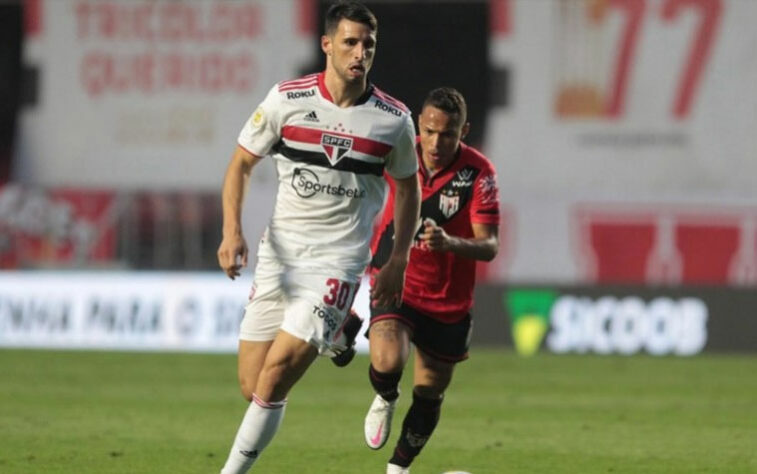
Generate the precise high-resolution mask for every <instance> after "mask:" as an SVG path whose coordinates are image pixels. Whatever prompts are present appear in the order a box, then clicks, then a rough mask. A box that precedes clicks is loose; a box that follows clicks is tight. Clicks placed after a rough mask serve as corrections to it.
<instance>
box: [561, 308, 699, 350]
mask: <svg viewBox="0 0 757 474" xmlns="http://www.w3.org/2000/svg"><path fill="white" fill-rule="evenodd" d="M707 317H708V311H707V306H706V305H705V303H704V302H703V301H702V300H700V299H699V298H681V299H680V300H677V301H676V300H673V299H671V298H667V297H660V298H655V299H654V300H652V301H650V302H649V303H645V302H644V301H643V300H642V299H641V298H638V297H627V298H623V299H618V298H615V297H612V296H606V297H602V298H599V299H598V300H596V301H593V300H592V299H590V298H585V297H584V298H580V297H576V296H563V297H561V298H560V299H558V300H557V302H556V303H555V304H554V306H553V307H552V311H551V315H550V321H551V326H552V328H551V331H550V334H549V335H548V336H547V346H548V347H549V348H550V350H552V351H554V352H558V353H563V352H571V351H574V352H579V353H585V352H595V353H598V354H609V353H620V354H635V353H638V352H641V351H642V350H646V352H648V353H650V354H653V355H665V354H670V353H674V354H677V355H693V354H697V353H699V352H701V351H702V349H703V348H704V346H705V344H706V343H707Z"/></svg>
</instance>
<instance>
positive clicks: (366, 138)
mask: <svg viewBox="0 0 757 474" xmlns="http://www.w3.org/2000/svg"><path fill="white" fill-rule="evenodd" d="M323 81H324V74H323V73H320V74H312V75H309V76H305V77H303V78H300V79H295V80H291V81H284V82H280V83H278V84H277V85H276V86H274V87H273V88H272V89H271V91H270V92H269V93H268V96H267V97H266V98H265V100H263V102H262V103H261V104H260V106H259V107H258V108H257V109H256V110H255V112H254V113H253V114H252V116H251V117H250V119H249V120H248V121H247V123H246V124H245V126H244V128H243V129H242V131H241V133H240V134H239V138H238V143H239V145H240V146H241V147H243V148H244V149H246V150H247V151H249V152H250V153H253V154H254V155H257V156H261V157H262V156H266V155H269V154H270V155H272V156H273V159H274V160H275V164H276V171H277V173H278V180H279V186H278V195H277V197H276V205H275V207H274V211H273V216H272V218H271V221H270V223H269V224H268V227H267V229H266V231H265V233H264V235H263V238H262V240H261V243H260V247H259V249H258V256H259V257H261V258H266V257H269V258H275V259H277V260H278V261H279V262H281V263H283V264H285V265H288V266H293V267H296V268H313V269H319V270H323V269H324V268H328V269H330V270H332V271H336V272H343V275H344V278H345V279H354V278H355V276H356V275H360V274H361V273H362V272H363V271H364V269H365V267H366V265H367V264H368V262H369V260H370V248H369V241H370V238H371V232H372V224H373V219H374V217H375V216H376V214H377V213H378V212H379V211H380V210H381V207H382V205H383V202H384V195H385V193H386V186H385V180H384V172H385V171H386V173H387V174H388V175H390V176H392V177H394V178H406V177H408V176H412V175H413V174H415V173H416V172H417V169H418V163H417V160H416V158H415V129H414V127H413V122H412V118H411V116H410V112H409V111H408V109H407V107H405V105H404V104H402V103H401V102H399V101H397V100H396V99H394V98H392V97H390V96H388V95H387V94H385V93H384V92H382V91H380V90H379V89H377V88H376V87H375V86H373V85H370V86H369V87H368V90H367V91H366V93H365V94H364V95H363V96H362V97H361V98H360V99H359V100H358V101H357V103H356V104H355V105H353V106H351V107H346V108H341V107H338V106H337V105H335V104H334V103H333V101H332V99H331V95H330V94H329V92H328V90H327V89H326V87H325V84H324V82H323Z"/></svg>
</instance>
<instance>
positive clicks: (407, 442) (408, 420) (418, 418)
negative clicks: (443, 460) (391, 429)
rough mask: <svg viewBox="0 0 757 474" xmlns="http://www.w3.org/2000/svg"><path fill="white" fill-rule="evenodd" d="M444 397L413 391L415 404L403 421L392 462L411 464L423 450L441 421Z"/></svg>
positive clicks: (400, 464)
mask: <svg viewBox="0 0 757 474" xmlns="http://www.w3.org/2000/svg"><path fill="white" fill-rule="evenodd" d="M441 405H442V399H441V398H439V399H429V398H423V397H420V396H418V395H417V394H415V393H413V404H412V405H411V406H410V410H408V412H407V415H406V416H405V420H404V421H403V422H402V434H401V435H400V438H399V440H398V441H397V446H396V447H395V448H394V454H393V455H392V458H391V459H390V460H389V462H390V463H391V464H396V465H398V466H405V467H407V466H409V465H410V463H412V462H413V459H415V457H416V456H417V455H418V454H419V453H420V452H421V449H423V446H425V444H426V442H427V441H428V439H429V437H431V433H433V432H434V428H436V424H437V423H438V422H439V414H440V412H441Z"/></svg>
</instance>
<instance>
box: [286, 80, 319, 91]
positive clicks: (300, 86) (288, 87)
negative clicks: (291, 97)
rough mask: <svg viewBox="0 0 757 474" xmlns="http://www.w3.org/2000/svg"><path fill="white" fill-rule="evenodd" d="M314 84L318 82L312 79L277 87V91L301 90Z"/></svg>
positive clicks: (310, 87)
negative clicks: (311, 80) (302, 82)
mask: <svg viewBox="0 0 757 474" xmlns="http://www.w3.org/2000/svg"><path fill="white" fill-rule="evenodd" d="M316 84H318V83H317V82H315V81H313V82H309V83H304V84H300V85H298V84H295V85H292V86H285V87H279V92H286V91H300V90H303V89H312V88H313V87H314V86H315V85H316Z"/></svg>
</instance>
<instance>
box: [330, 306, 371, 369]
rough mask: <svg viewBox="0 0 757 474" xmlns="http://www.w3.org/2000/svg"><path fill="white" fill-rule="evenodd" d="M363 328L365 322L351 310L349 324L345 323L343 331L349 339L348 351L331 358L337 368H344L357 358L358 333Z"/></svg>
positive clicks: (348, 317)
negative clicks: (356, 342) (356, 343)
mask: <svg viewBox="0 0 757 474" xmlns="http://www.w3.org/2000/svg"><path fill="white" fill-rule="evenodd" d="M362 326H363V320H362V319H360V316H358V315H357V313H356V312H355V310H352V309H351V310H350V314H348V315H347V322H346V323H344V329H342V331H343V332H344V336H345V337H346V338H347V343H346V345H347V349H345V350H343V351H342V352H340V353H339V354H337V355H335V356H334V357H332V358H331V362H333V363H334V365H336V366H337V367H344V366H345V365H347V364H349V363H350V362H352V358H353V357H355V339H357V333H358V332H359V331H360V328H361V327H362Z"/></svg>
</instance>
